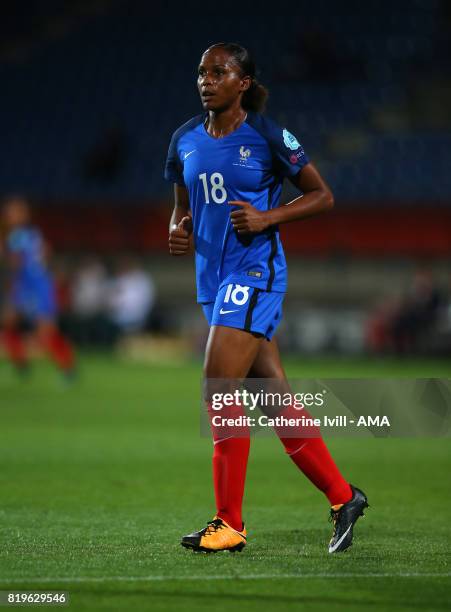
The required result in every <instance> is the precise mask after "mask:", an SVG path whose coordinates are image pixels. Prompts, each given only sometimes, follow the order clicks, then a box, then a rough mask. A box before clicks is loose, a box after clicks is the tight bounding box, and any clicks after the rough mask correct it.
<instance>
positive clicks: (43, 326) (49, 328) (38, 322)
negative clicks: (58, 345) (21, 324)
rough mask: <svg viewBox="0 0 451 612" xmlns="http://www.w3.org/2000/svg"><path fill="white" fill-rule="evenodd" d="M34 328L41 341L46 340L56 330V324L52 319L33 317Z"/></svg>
mask: <svg viewBox="0 0 451 612" xmlns="http://www.w3.org/2000/svg"><path fill="white" fill-rule="evenodd" d="M35 330H36V335H37V336H38V339H39V340H40V341H41V342H44V343H45V342H47V341H48V340H49V338H51V337H52V336H53V335H54V334H55V332H56V325H55V322H54V321H53V320H52V319H48V318H45V317H41V316H39V317H37V318H36V319H35Z"/></svg>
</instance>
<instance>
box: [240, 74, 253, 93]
mask: <svg viewBox="0 0 451 612" xmlns="http://www.w3.org/2000/svg"><path fill="white" fill-rule="evenodd" d="M251 85H252V79H251V77H250V76H245V77H243V78H242V79H241V91H247V90H248V89H249V88H250V86H251Z"/></svg>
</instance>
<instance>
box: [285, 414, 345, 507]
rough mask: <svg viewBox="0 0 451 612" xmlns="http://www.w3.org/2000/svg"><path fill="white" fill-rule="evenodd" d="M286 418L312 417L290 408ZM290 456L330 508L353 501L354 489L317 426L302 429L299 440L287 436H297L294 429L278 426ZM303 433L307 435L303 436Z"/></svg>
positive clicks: (300, 429)
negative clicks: (324, 498) (344, 476)
mask: <svg viewBox="0 0 451 612" xmlns="http://www.w3.org/2000/svg"><path fill="white" fill-rule="evenodd" d="M281 415H283V416H284V417H286V418H299V417H301V416H304V417H305V418H312V417H311V415H310V414H309V413H308V412H307V411H306V410H305V408H304V409H303V410H302V411H299V410H296V408H294V407H293V406H289V407H288V408H286V409H285V410H283V412H282V413H281ZM275 430H276V433H277V435H278V436H279V438H280V440H281V442H282V444H283V445H284V447H285V450H286V452H287V454H288V455H289V456H290V458H291V460H292V461H293V462H294V463H295V464H296V465H297V466H298V468H299V469H300V470H301V471H302V472H303V473H304V474H305V476H307V478H308V479H309V480H310V481H311V482H312V483H313V484H314V485H315V486H316V487H317V488H318V489H320V491H322V492H323V493H324V494H325V495H326V497H327V498H328V500H329V503H330V505H331V506H335V505H337V504H345V503H346V502H348V501H349V500H350V499H351V498H352V491H351V487H350V485H349V483H348V482H346V480H345V479H344V478H343V476H342V475H341V473H340V470H339V469H338V467H337V465H336V464H335V461H334V460H333V459H332V456H331V454H330V452H329V450H328V448H327V446H326V445H325V443H324V440H323V439H322V437H321V432H320V430H319V428H317V427H305V428H304V431H303V428H302V427H300V428H299V429H298V431H299V437H287V433H288V431H289V433H290V435H297V432H296V431H295V430H293V428H289V429H287V427H275ZM303 434H304V435H303Z"/></svg>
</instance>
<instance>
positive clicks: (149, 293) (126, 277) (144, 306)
mask: <svg viewBox="0 0 451 612" xmlns="http://www.w3.org/2000/svg"><path fill="white" fill-rule="evenodd" d="M154 303H155V286H154V283H153V281H152V278H151V276H150V275H149V273H147V272H146V271H145V270H143V269H142V266H141V265H140V264H139V263H138V262H137V261H136V259H135V258H133V257H131V256H124V257H121V258H120V259H119V261H118V263H117V266H116V274H115V276H114V277H113V278H112V279H111V280H110V281H109V284H108V296H107V305H108V312H109V317H110V319H111V321H112V322H113V323H114V324H115V325H116V327H117V328H118V330H119V332H120V333H121V334H129V333H136V332H140V331H143V330H144V329H145V327H146V324H147V322H148V320H149V316H150V313H151V311H152V308H153V305H154Z"/></svg>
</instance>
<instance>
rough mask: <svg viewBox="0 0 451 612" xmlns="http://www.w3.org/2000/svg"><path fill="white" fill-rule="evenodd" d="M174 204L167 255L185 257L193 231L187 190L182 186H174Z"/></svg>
mask: <svg viewBox="0 0 451 612" xmlns="http://www.w3.org/2000/svg"><path fill="white" fill-rule="evenodd" d="M174 202H175V203H174V210H173V211H172V216H171V221H170V223H169V253H170V254H171V255H186V253H188V251H189V242H190V240H189V238H190V235H191V234H192V231H193V221H192V218H191V211H190V206H189V195H188V190H187V189H186V187H185V186H184V185H178V184H177V183H175V184H174Z"/></svg>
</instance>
